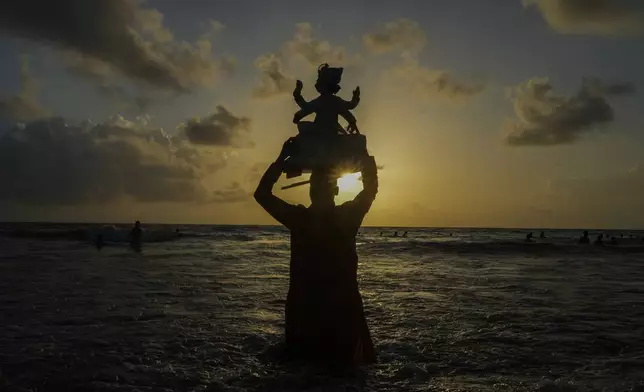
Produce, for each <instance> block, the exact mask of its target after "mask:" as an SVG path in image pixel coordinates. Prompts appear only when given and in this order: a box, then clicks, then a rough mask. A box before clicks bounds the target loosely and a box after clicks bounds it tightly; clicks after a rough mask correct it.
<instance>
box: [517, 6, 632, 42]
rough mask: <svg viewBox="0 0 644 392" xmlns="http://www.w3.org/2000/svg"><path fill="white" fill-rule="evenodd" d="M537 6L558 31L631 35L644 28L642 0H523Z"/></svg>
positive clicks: (551, 25)
mask: <svg viewBox="0 0 644 392" xmlns="http://www.w3.org/2000/svg"><path fill="white" fill-rule="evenodd" d="M523 4H524V6H526V7H528V6H533V5H534V6H536V7H537V8H538V9H539V11H540V12H541V14H543V17H544V18H545V20H546V21H547V22H548V24H549V25H550V27H552V28H553V29H554V30H556V31H558V32H561V33H568V34H593V35H633V34H641V33H642V32H644V2H642V1H641V0H523Z"/></svg>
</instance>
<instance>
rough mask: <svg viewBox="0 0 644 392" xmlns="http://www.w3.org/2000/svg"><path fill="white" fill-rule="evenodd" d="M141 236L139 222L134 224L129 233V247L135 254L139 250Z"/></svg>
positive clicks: (141, 231)
mask: <svg viewBox="0 0 644 392" xmlns="http://www.w3.org/2000/svg"><path fill="white" fill-rule="evenodd" d="M142 234H143V230H141V222H139V221H136V222H135V223H134V227H133V228H132V231H130V246H131V247H132V249H134V250H136V251H137V252H138V251H140V250H141V236H142Z"/></svg>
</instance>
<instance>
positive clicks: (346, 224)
mask: <svg viewBox="0 0 644 392" xmlns="http://www.w3.org/2000/svg"><path fill="white" fill-rule="evenodd" d="M291 143H292V139H289V140H288V141H287V142H286V143H285V144H284V146H283V148H282V152H281V153H280V155H279V157H278V158H277V160H276V161H275V162H274V163H273V164H271V165H270V166H269V168H268V170H267V171H266V173H264V175H263V177H262V179H261V180H260V182H259V185H258V186H257V190H256V191H255V195H254V196H255V200H257V202H258V203H259V204H260V205H261V206H262V207H263V208H264V209H265V210H266V212H268V213H269V214H270V215H271V216H272V217H273V218H275V220H277V221H278V222H280V223H281V224H283V225H284V226H286V228H288V229H289V231H290V232H291V261H290V280H289V289H288V295H287V298H286V322H285V326H286V334H285V335H286V342H285V343H286V344H285V350H284V355H285V359H287V360H302V361H306V362H322V363H324V364H327V365H332V366H339V367H342V368H344V367H347V366H348V367H352V366H353V365H359V364H369V363H373V362H375V360H376V355H375V351H374V347H373V343H372V341H371V336H370V334H369V329H368V327H367V322H366V319H365V316H364V310H363V306H362V298H361V296H360V291H359V288H358V280H357V269H358V256H357V253H356V233H357V232H358V230H359V229H360V226H361V225H362V220H363V219H364V217H365V215H366V214H367V212H368V211H369V209H370V208H371V204H372V203H373V201H374V199H375V197H376V193H377V191H378V174H377V167H376V163H375V161H374V160H373V158H371V159H370V160H368V161H367V162H366V163H365V165H364V167H363V170H362V182H363V190H362V191H361V192H360V193H359V194H358V195H357V196H356V197H355V199H353V200H351V201H348V202H346V203H343V204H341V205H339V206H336V205H335V201H334V199H335V196H336V195H337V194H338V186H337V179H336V178H334V177H331V176H330V175H329V173H326V172H323V171H314V172H313V173H312V174H311V182H310V190H309V196H310V197H311V205H310V206H309V207H304V206H302V205H298V206H295V205H292V204H289V203H286V202H285V201H283V200H282V199H280V198H278V197H277V196H275V195H274V194H273V186H274V185H275V183H276V182H277V180H278V179H279V177H280V175H281V174H282V171H283V168H284V164H285V161H286V160H287V159H288V158H289V156H290V155H291V148H292V144H291Z"/></svg>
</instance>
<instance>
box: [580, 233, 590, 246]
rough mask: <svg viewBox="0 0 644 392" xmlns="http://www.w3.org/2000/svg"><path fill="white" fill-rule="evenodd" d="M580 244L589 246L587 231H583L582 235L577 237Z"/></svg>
mask: <svg viewBox="0 0 644 392" xmlns="http://www.w3.org/2000/svg"><path fill="white" fill-rule="evenodd" d="M579 243H580V244H590V238H588V231H584V235H582V236H581V237H579Z"/></svg>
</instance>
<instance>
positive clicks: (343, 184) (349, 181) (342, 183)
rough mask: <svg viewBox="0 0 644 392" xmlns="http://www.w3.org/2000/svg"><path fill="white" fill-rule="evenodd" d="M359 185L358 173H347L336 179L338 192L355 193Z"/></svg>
mask: <svg viewBox="0 0 644 392" xmlns="http://www.w3.org/2000/svg"><path fill="white" fill-rule="evenodd" d="M361 185H362V184H361V182H360V173H348V174H345V175H343V176H342V177H340V178H338V188H339V190H340V192H357V191H359V190H360V186H361Z"/></svg>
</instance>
